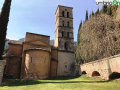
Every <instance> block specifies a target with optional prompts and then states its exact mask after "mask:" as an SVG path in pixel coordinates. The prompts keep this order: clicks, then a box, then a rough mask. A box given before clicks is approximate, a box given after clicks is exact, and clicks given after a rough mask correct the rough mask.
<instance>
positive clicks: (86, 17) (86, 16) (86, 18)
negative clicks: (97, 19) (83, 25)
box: [85, 10, 88, 21]
mask: <svg viewBox="0 0 120 90" xmlns="http://www.w3.org/2000/svg"><path fill="white" fill-rule="evenodd" d="M87 20H88V11H87V10H86V15H85V21H87Z"/></svg>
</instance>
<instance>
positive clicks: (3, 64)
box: [0, 60, 5, 85]
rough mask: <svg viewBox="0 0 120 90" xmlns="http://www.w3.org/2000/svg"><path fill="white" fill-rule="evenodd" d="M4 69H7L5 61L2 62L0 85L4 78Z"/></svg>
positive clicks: (0, 65) (0, 63) (0, 64)
mask: <svg viewBox="0 0 120 90" xmlns="http://www.w3.org/2000/svg"><path fill="white" fill-rule="evenodd" d="M4 67H5V61H3V60H0V85H1V82H2V78H3V72H4Z"/></svg>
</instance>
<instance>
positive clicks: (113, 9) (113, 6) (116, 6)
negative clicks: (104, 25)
mask: <svg viewBox="0 0 120 90" xmlns="http://www.w3.org/2000/svg"><path fill="white" fill-rule="evenodd" d="M117 8H118V5H112V7H111V10H112V16H113V17H115V13H116V10H117Z"/></svg>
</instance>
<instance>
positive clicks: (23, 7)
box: [0, 0, 102, 41]
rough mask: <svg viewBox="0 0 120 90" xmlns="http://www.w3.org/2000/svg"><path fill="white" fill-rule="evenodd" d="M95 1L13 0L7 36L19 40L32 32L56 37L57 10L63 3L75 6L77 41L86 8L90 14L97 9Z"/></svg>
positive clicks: (2, 0)
mask: <svg viewBox="0 0 120 90" xmlns="http://www.w3.org/2000/svg"><path fill="white" fill-rule="evenodd" d="M3 3H4V0H0V8H2V6H3ZM95 3H96V1H95V0H12V4H11V10H10V17H9V23H8V27H7V28H8V29H7V36H6V37H7V38H9V39H12V40H18V39H20V38H24V37H25V34H26V32H31V33H38V34H43V35H49V36H50V39H51V40H52V39H54V36H55V35H54V34H55V33H54V32H55V11H56V9H57V6H58V5H63V6H68V7H73V18H74V19H73V27H74V41H77V32H78V27H79V24H80V21H81V19H82V20H84V19H85V14H86V10H88V13H89V14H90V13H91V12H92V10H93V11H94V12H95V11H96V10H97V8H98V5H96V4H95ZM101 8H102V6H99V9H101Z"/></svg>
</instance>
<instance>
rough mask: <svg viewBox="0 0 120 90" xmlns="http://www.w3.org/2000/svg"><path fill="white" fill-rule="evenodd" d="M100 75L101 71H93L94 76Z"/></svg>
mask: <svg viewBox="0 0 120 90" xmlns="http://www.w3.org/2000/svg"><path fill="white" fill-rule="evenodd" d="M96 76H100V73H99V72H98V71H93V73H92V77H96Z"/></svg>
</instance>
